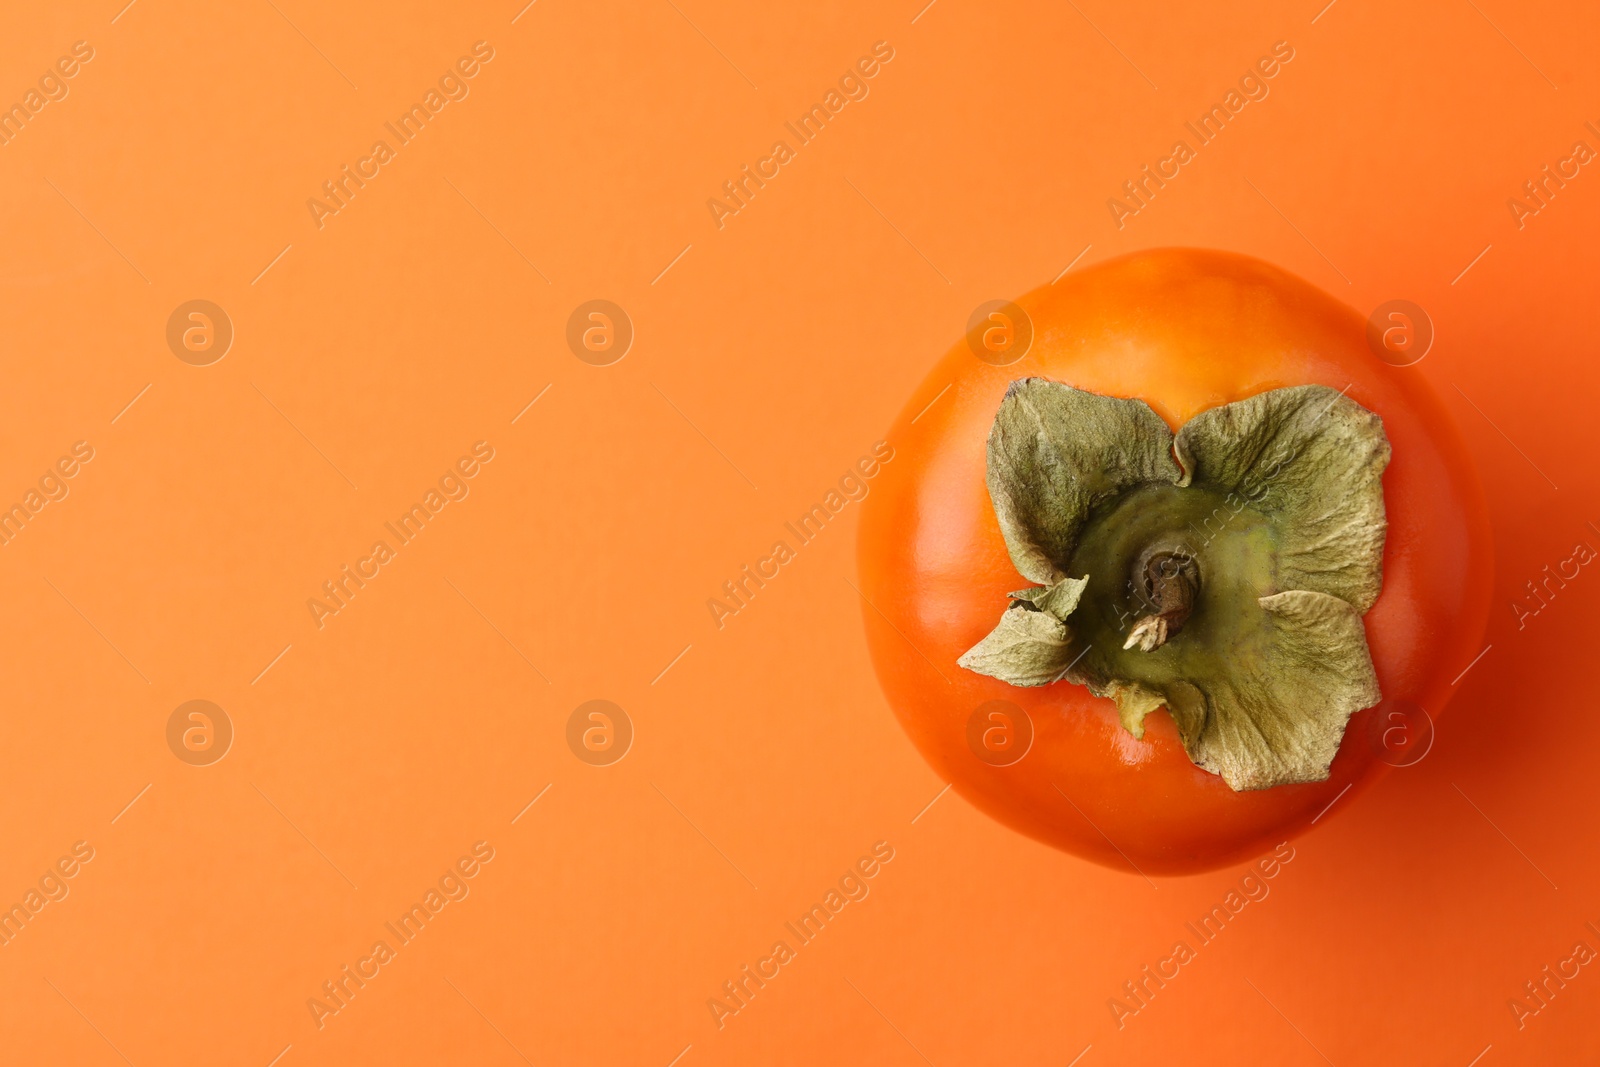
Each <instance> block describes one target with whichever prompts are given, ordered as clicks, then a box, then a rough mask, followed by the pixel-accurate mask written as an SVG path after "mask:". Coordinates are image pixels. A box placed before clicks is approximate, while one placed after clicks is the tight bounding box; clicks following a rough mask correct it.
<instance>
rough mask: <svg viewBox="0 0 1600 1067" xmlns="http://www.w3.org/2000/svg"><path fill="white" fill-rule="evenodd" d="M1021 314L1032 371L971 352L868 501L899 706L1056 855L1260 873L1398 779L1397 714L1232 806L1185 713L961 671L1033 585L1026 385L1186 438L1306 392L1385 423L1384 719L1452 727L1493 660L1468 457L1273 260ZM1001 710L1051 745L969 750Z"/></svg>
mask: <svg viewBox="0 0 1600 1067" xmlns="http://www.w3.org/2000/svg"><path fill="white" fill-rule="evenodd" d="M1016 303H1017V304H1018V306H1020V307H1021V308H1022V309H1023V310H1024V311H1026V312H1027V313H1028V316H1029V317H1030V318H1031V319H1032V322H1033V328H1034V338H1033V343H1032V346H1031V348H1030V349H1029V351H1028V353H1027V354H1026V355H1025V356H1024V357H1023V358H1022V359H1021V360H1020V361H1018V362H1016V363H1012V364H1010V365H1009V366H1004V367H995V366H991V365H989V364H987V363H985V362H983V361H981V360H979V359H977V358H976V357H975V356H974V354H973V352H972V350H971V349H970V348H969V347H968V346H967V343H966V340H965V338H963V339H962V340H961V341H960V342H958V343H957V344H956V345H955V346H954V347H953V348H952V349H951V350H950V352H949V353H948V354H947V355H946V356H945V357H944V358H943V359H942V360H941V361H940V362H939V364H938V365H937V366H936V367H935V368H934V369H933V371H932V372H931V373H930V374H929V375H928V377H927V378H926V379H925V380H924V382H923V384H922V386H921V387H919V388H918V390H917V392H916V393H915V394H914V395H913V397H912V399H911V402H910V403H909V404H907V406H906V408H905V410H904V411H903V412H902V413H901V415H900V417H899V419H898V420H897V421H896V422H895V424H894V427H893V429H892V430H891V431H890V433H889V437H888V439H889V441H890V442H891V443H892V444H893V445H894V447H895V449H896V457H895V461H894V462H893V463H891V464H888V465H886V466H885V467H884V468H883V472H882V474H881V475H880V476H879V477H878V478H877V479H876V481H875V483H874V485H873V491H872V495H871V496H870V497H868V498H867V499H866V500H865V501H864V502H863V514H862V517H861V529H860V540H859V544H858V556H859V564H860V572H861V590H862V592H863V593H864V594H865V596H866V599H867V600H868V601H869V603H868V604H866V605H863V610H862V614H863V617H864V619H865V624H866V631H867V639H868V645H869V647H870V649H871V653H872V658H873V661H874V663H875V665H876V667H877V672H878V677H879V679H880V681H881V683H882V685H883V688H884V691H885V693H886V694H887V696H888V699H889V703H890V705H891V706H892V707H893V708H894V711H895V714H896V715H897V716H898V717H899V720H900V723H901V725H902V726H903V727H904V729H905V731H906V733H907V734H908V735H909V736H910V737H911V740H912V741H913V742H914V743H915V744H916V746H917V748H918V749H919V750H921V752H922V754H923V756H924V757H925V758H926V759H927V760H928V762H929V763H930V764H931V765H932V766H933V769H934V771H935V773H937V774H938V775H940V776H941V777H942V778H943V779H945V780H946V781H950V782H953V783H954V785H955V788H956V790H957V791H959V792H960V793H961V795H962V796H964V797H966V798H967V799H968V800H969V801H971V802H972V803H974V804H976V805H977V806H978V807H979V808H981V809H982V810H984V811H985V812H987V813H988V814H989V815H991V816H993V817H994V818H996V819H998V820H999V821H1000V822H1002V823H1004V824H1006V825H1007V826H1010V827H1011V828H1013V829H1015V830H1018V831H1020V832H1022V833H1024V834H1027V835H1029V836H1030V837H1033V838H1035V839H1037V840H1039V841H1043V842H1045V843H1047V844H1050V845H1053V846H1055V847H1057V848H1060V849H1064V850H1066V851H1067V852H1071V853H1073V854H1075V855H1078V856H1082V857H1084V858H1086V859H1091V860H1094V861H1096V862H1099V863H1103V864H1106V865H1107V866H1112V867H1117V868H1120V869H1122V870H1129V869H1130V866H1137V867H1138V868H1139V869H1140V870H1142V871H1144V872H1146V873H1149V874H1156V873H1167V874H1181V873H1189V872H1194V871H1201V870H1207V869H1211V868H1215V867H1220V866H1224V865H1227V864H1230V863H1234V862H1238V861H1241V860H1245V859H1248V858H1250V857H1252V856H1255V855H1258V854H1260V853H1262V852H1264V851H1266V850H1267V849H1269V848H1271V847H1272V846H1273V845H1275V844H1277V843H1278V842H1280V841H1283V840H1285V839H1286V838H1289V837H1292V836H1294V835H1295V834H1297V833H1299V832H1301V831H1303V830H1304V829H1305V828H1306V827H1307V826H1308V825H1309V824H1310V822H1311V820H1312V819H1313V818H1314V817H1316V816H1317V815H1318V814H1319V812H1321V811H1322V810H1323V809H1324V808H1326V807H1327V806H1328V805H1329V804H1330V803H1331V802H1332V801H1333V800H1334V799H1335V798H1336V797H1338V796H1339V795H1340V793H1341V792H1342V791H1343V790H1344V789H1345V788H1346V787H1347V786H1350V785H1352V784H1355V785H1358V786H1359V785H1360V784H1361V783H1363V782H1365V781H1370V780H1371V779H1372V778H1373V777H1374V776H1375V772H1377V771H1378V770H1379V769H1381V768H1383V767H1384V766H1386V765H1385V764H1384V762H1383V761H1382V760H1381V759H1379V758H1378V752H1379V748H1378V746H1376V745H1374V744H1373V743H1372V741H1371V737H1372V736H1373V735H1374V733H1375V731H1373V730H1371V729H1369V728H1368V727H1369V726H1370V725H1371V723H1370V722H1369V719H1370V718H1371V717H1372V716H1374V715H1376V714H1378V713H1379V709H1372V710H1369V711H1365V712H1361V713H1358V714H1357V715H1356V716H1355V717H1354V718H1352V719H1351V720H1350V725H1349V727H1348V728H1347V729H1346V732H1345V738H1344V742H1343V744H1342V746H1341V747H1340V750H1339V754H1338V756H1337V757H1336V758H1335V760H1334V762H1333V766H1332V769H1331V773H1330V776H1329V778H1328V780H1327V781H1325V782H1317V783H1311V784H1304V785H1287V786H1278V787H1275V788H1272V789H1265V790H1257V791H1250V792H1239V793H1236V792H1234V791H1233V790H1231V789H1230V788H1228V786H1227V785H1226V784H1225V783H1224V782H1223V781H1222V779H1221V778H1219V777H1217V776H1216V775H1213V774H1209V773H1207V772H1206V771H1203V770H1201V769H1200V768H1198V767H1196V766H1195V765H1194V764H1193V763H1192V762H1190V760H1189V757H1188V755H1187V754H1186V753H1185V752H1184V750H1183V746H1182V744H1181V743H1180V742H1179V739H1178V734H1177V729H1176V727H1175V726H1174V725H1173V722H1172V720H1171V718H1170V717H1169V716H1168V714H1167V712H1166V710H1165V709H1162V710H1160V711H1158V712H1155V713H1153V714H1151V715H1150V716H1149V718H1148V719H1146V721H1145V735H1144V739H1143V740H1136V739H1135V738H1134V737H1133V736H1132V735H1131V734H1129V733H1128V732H1127V731H1126V730H1124V729H1123V728H1122V726H1121V725H1120V724H1119V722H1118V720H1117V713H1116V708H1115V706H1114V705H1113V704H1112V703H1111V701H1110V700H1107V699H1104V698H1101V697H1096V696H1093V695H1091V694H1090V693H1089V691H1088V690H1087V689H1085V688H1083V687H1082V686H1077V685H1073V684H1071V683H1069V682H1065V681H1062V682H1057V683H1055V684H1053V685H1048V686H1043V687H1038V688H1019V687H1015V686H1011V685H1008V684H1006V683H1005V682H1002V681H999V680H997V679H994V678H988V677H985V676H982V675H979V674H975V673H973V672H971V671H967V670H964V669H963V668H961V667H958V666H957V665H956V660H957V658H958V657H960V656H961V654H962V653H964V652H965V651H966V650H967V649H969V648H971V647H972V646H973V645H974V644H976V643H977V642H978V641H979V640H980V639H981V638H982V637H983V636H984V635H985V634H987V633H988V632H989V631H990V630H991V629H992V628H993V627H994V625H995V623H996V621H997V620H998V618H999V616H1000V613H1001V611H1002V610H1003V609H1004V608H1005V606H1006V604H1007V600H1006V594H1007V592H1009V591H1011V590H1015V589H1020V588H1023V587H1024V586H1026V585H1028V584H1029V583H1028V582H1027V581H1026V580H1024V579H1023V578H1022V577H1021V576H1020V575H1019V574H1018V573H1017V571H1016V568H1015V567H1014V566H1013V565H1012V563H1011V560H1010V557H1009V556H1008V555H1007V553H1006V546H1005V541H1004V539H1003V538H1002V537H1001V534H1000V527H999V524H998V522H997V520H996V519H995V514H994V508H993V506H992V504H991V503H990V500H989V494H988V490H987V488H986V485H985V481H984V474H985V441H986V439H987V436H988V433H989V429H990V426H991V424H992V423H993V420H994V416H995V411H996V410H997V409H998V407H999V405H1000V400H1001V398H1002V396H1004V394H1005V390H1006V386H1007V384H1008V383H1010V382H1011V381H1013V380H1015V379H1017V378H1024V377H1034V376H1037V377H1044V378H1049V379H1053V380H1055V381H1060V382H1066V383H1067V384H1069V385H1073V386H1075V387H1077V388H1079V389H1086V390H1089V391H1091V392H1095V393H1100V394H1103V395H1107V396H1119V397H1138V398H1139V399H1141V400H1144V401H1145V402H1146V403H1148V404H1149V405H1150V406H1151V407H1152V408H1153V409H1155V411H1156V412H1157V413H1158V414H1159V415H1161V417H1162V418H1163V419H1165V420H1166V422H1167V424H1168V425H1169V426H1170V427H1171V428H1172V429H1173V430H1174V431H1176V430H1177V429H1178V428H1179V427H1180V426H1182V425H1183V423H1184V422H1186V421H1187V420H1188V419H1190V418H1192V417H1193V416H1194V415H1196V414H1198V413H1199V412H1201V411H1204V410H1205V409H1207V408H1211V407H1215V406H1217V405H1219V404H1226V403H1230V402H1232V401H1235V400H1241V399H1243V398H1245V397H1248V396H1251V395H1254V394H1256V393H1259V392H1262V391H1264V390H1267V389H1275V388H1280V387H1284V386H1292V385H1302V384H1307V383H1319V384H1322V385H1327V386H1331V387H1332V388H1334V389H1339V390H1343V391H1344V392H1345V395H1347V396H1349V397H1350V398H1351V399H1352V400H1355V401H1356V402H1357V403H1359V404H1361V405H1362V406H1363V407H1366V408H1368V409H1369V410H1371V411H1374V412H1376V413H1377V414H1378V415H1379V416H1380V417H1382V419H1383V426H1384V430H1385V432H1386V433H1387V435H1388V438H1389V442H1390V445H1391V446H1392V448H1393V457H1392V459H1391V461H1390V463H1389V467H1388V469H1387V471H1386V472H1385V473H1384V476H1383V488H1384V503H1385V509H1386V512H1387V518H1388V524H1389V528H1388V535H1387V539H1386V542H1385V545H1384V554H1383V592H1382V595H1381V596H1380V597H1379V599H1378V601H1377V603H1376V604H1375V605H1374V606H1373V608H1372V610H1371V611H1369V612H1368V613H1367V614H1366V616H1365V617H1364V620H1363V621H1364V623H1365V626H1366V633H1367V644H1368V647H1369V649H1370V651H1371V654H1372V660H1373V664H1374V666H1375V667H1376V669H1377V675H1378V683H1379V686H1380V687H1381V689H1382V693H1383V696H1384V698H1385V701H1391V700H1394V699H1395V698H1401V699H1404V700H1409V701H1412V702H1414V703H1415V704H1417V705H1420V706H1421V707H1422V708H1424V709H1425V710H1426V711H1427V712H1428V713H1429V714H1430V715H1431V716H1432V717H1433V718H1434V719H1435V720H1437V718H1438V715H1439V712H1440V710H1441V709H1442V708H1443V705H1444V703H1445V701H1446V700H1447V699H1448V697H1449V694H1450V692H1451V680H1452V679H1453V678H1455V677H1456V676H1457V675H1458V674H1459V672H1460V671H1461V670H1462V669H1463V668H1464V667H1465V666H1466V665H1467V664H1468V663H1469V662H1470V661H1471V660H1472V659H1473V657H1474V656H1476V655H1477V654H1478V653H1479V651H1480V650H1481V649H1482V647H1483V639H1482V638H1483V632H1484V629H1485V626H1486V624H1487V620H1488V612H1489V595H1490V586H1491V578H1492V567H1493V561H1492V557H1491V549H1490V539H1489V526H1488V520H1487V516H1486V513H1485V509H1484V505H1483V498H1482V492H1481V489H1480V487H1479V485H1478V483H1477V480H1476V477H1475V475H1474V474H1473V472H1472V470H1471V468H1470V466H1469V464H1468V462H1467V458H1466V454H1465V450H1464V448H1463V446H1462V444H1461V441H1460V438H1459V437H1458V435H1457V432H1456V430H1455V428H1454V426H1453V425H1452V423H1451V421H1450V419H1449V416H1448V415H1447V414H1446V412H1445V411H1444V409H1443V407H1442V406H1441V404H1440V403H1439V401H1438V400H1437V399H1436V398H1435V397H1434V395H1433V394H1432V392H1431V390H1430V389H1429V388H1428V386H1427V385H1426V384H1425V383H1424V382H1423V380H1422V378H1421V377H1420V376H1419V374H1418V373H1417V371H1416V369H1415V368H1403V367H1394V366H1391V365H1389V364H1387V363H1385V362H1383V361H1382V360H1380V359H1378V358H1377V357H1376V356H1375V355H1374V354H1373V353H1372V352H1371V350H1369V348H1368V347H1367V341H1366V332H1365V331H1366V323H1365V320H1364V319H1363V318H1362V316H1361V315H1359V314H1358V313H1357V312H1355V311H1354V310H1352V309H1351V308H1349V307H1347V306H1345V305H1344V304H1341V303H1339V302H1338V301H1336V300H1334V299H1333V298H1332V297H1330V296H1328V295H1327V294H1326V293H1324V292H1322V291H1321V290H1319V289H1316V288H1314V287H1313V286H1311V285H1309V284H1308V283H1306V282H1304V281H1302V280H1301V279H1299V278H1296V277H1294V276H1293V275H1290V274H1288V273H1286V272H1284V271H1282V270H1280V269H1278V268H1276V267H1273V266H1271V265H1270V264H1267V263H1264V262H1261V261H1259V260H1255V259H1251V258H1248V257H1245V256H1240V255H1235V254H1231V253H1224V252H1216V251H1202V250H1193V249H1160V250H1154V251H1147V252H1138V253H1134V254H1132V255H1128V256H1124V257H1121V258H1119V259H1115V260H1111V261H1109V262H1106V263H1103V264H1099V265H1096V266H1094V267H1090V268H1085V269H1082V270H1079V271H1076V272H1074V273H1072V274H1069V275H1067V277H1066V278H1064V279H1062V280H1061V281H1060V282H1059V283H1057V284H1055V285H1053V286H1045V287H1043V288H1041V289H1037V290H1035V291H1034V292H1032V293H1029V294H1028V295H1027V296H1025V297H1022V298H1020V299H1019V300H1017V301H1016ZM946 386H950V387H951V388H950V389H949V391H948V392H947V393H945V394H944V395H943V396H942V397H940V398H939V399H938V401H937V402H936V403H933V405H932V406H931V407H928V408H927V410H926V411H923V409H924V407H925V406H927V405H928V404H929V401H931V400H933V398H934V397H935V396H936V395H937V394H938V393H939V392H940V390H942V389H944V388H945V387H946ZM919 412H921V414H920V416H919ZM913 418H915V419H916V421H915V422H914V423H913V421H912V420H913ZM997 699H998V700H1007V701H1010V702H1011V703H1012V704H1015V705H1017V706H1018V707H1021V708H1022V709H1024V710H1025V711H1026V712H1027V713H1028V717H1029V718H1030V719H1031V721H1032V725H1033V733H1034V737H1033V743H1032V747H1031V748H1030V749H1029V750H1028V752H1027V754H1026V755H1025V756H1024V757H1023V758H1022V759H1021V760H1020V761H1018V762H1016V763H1014V764H1012V765H1011V766H1006V767H996V766H991V765H990V764H988V763H986V762H984V761H982V760H980V759H978V758H977V757H976V756H975V755H974V753H973V752H972V751H971V750H970V749H969V748H968V743H967V723H968V719H969V718H970V717H971V716H972V714H973V712H974V710H975V709H977V708H978V707H979V706H980V705H982V704H984V703H986V702H988V701H991V700H997ZM1385 706H1388V705H1387V704H1386V705H1385ZM1354 792H1355V791H1352V793H1351V794H1350V795H1349V796H1345V797H1344V798H1343V800H1342V801H1341V804H1348V803H1349V801H1350V800H1351V798H1352V797H1353V796H1354Z"/></svg>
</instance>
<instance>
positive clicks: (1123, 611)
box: [959, 378, 1389, 790]
mask: <svg viewBox="0 0 1600 1067" xmlns="http://www.w3.org/2000/svg"><path fill="white" fill-rule="evenodd" d="M1388 460H1389V444H1388V441H1387V439H1386V438H1385V436H1384V433H1383V426H1382V422H1381V421H1380V420H1379V419H1378V417H1377V416H1376V415H1374V414H1372V413H1371V412H1370V411H1367V410H1366V409H1365V408H1362V407H1361V406H1360V405H1359V404H1357V403H1355V402H1354V401H1352V400H1350V399H1348V398H1347V397H1345V396H1344V395H1343V394H1341V393H1339V392H1337V391H1336V390H1333V389H1329V388H1326V387H1324V386H1315V385H1311V386H1298V387H1295V388H1290V389H1275V390H1271V391H1269V392H1265V393H1261V394H1258V395H1256V396H1253V397H1250V398H1248V399H1246V400H1242V401H1239V402H1237V403H1233V404H1227V405H1224V406H1222V407H1217V408H1213V409H1211V410H1209V411H1205V412H1202V413H1201V414H1199V415H1197V416H1195V417H1194V418H1193V419H1191V420H1190V421H1189V422H1188V423H1187V424H1185V425H1184V426H1183V427H1182V428H1181V429H1180V430H1179V432H1178V433H1177V435H1176V436H1175V437H1174V435H1173V434H1172V432H1171V431H1170V430H1169V429H1168V428H1167V426H1166V424H1165V423H1164V422H1162V421H1161V419H1160V418H1159V417H1158V416H1157V415H1156V414H1155V412H1154V411H1152V410H1151V409H1150V408H1149V406H1148V405H1146V404H1145V403H1143V402H1142V401H1139V400H1130V399H1122V398H1117V397H1104V396H1098V395H1096V394H1093V393H1087V392H1084V391H1082V390H1079V389H1074V388H1072V387H1071V386H1068V385H1063V384H1061V383H1058V382H1051V381H1047V380H1044V379H1039V378H1030V379H1023V380H1021V381H1017V382H1013V383H1012V385H1011V388H1010V389H1009V390H1008V391H1007V393H1006V397H1005V399H1004V400H1003V401H1002V402H1001V405H1000V410H999V412H998V413H997V414H996V416H995V422H994V426H993V429H992V430H991V431H990V435H989V449H988V477H987V481H988V486H989V494H990V498H991V499H992V500H993V502H994V507H995V514H996V516H997V518H998V519H999V522H1000V528H1001V532H1002V533H1003V534H1004V536H1005V540H1006V547H1007V549H1008V551H1009V553H1010V556H1011V559H1012V562H1013V563H1014V564H1015V565H1016V567H1017V569H1018V571H1019V572H1021V573H1022V574H1023V575H1024V576H1025V577H1027V578H1030V579H1032V580H1033V581H1035V582H1037V583H1039V585H1038V586H1037V587H1035V588H1030V589H1025V590H1022V591H1021V592H1017V593H1013V594H1011V598H1012V601H1013V603H1012V604H1011V606H1010V607H1008V608H1007V609H1006V610H1005V611H1004V612H1003V613H1002V614H1001V617H1000V622H999V625H998V626H996V628H995V629H994V631H993V632H992V633H990V634H989V636H987V637H985V638H984V639H983V640H982V641H980V642H979V643H978V644H977V645H976V646H974V647H973V648H972V649H971V650H969V651H968V652H967V653H966V654H965V655H963V656H962V657H961V659H960V660H959V663H960V665H961V666H963V667H965V668H967V669H969V670H973V671H976V672H978V673H980V674H986V675H989V676H991V677H995V678H999V679H1001V680H1003V681H1006V682H1009V683H1011V684H1012V685H1019V686H1021V685H1025V686H1038V685H1049V684H1051V683H1053V682H1057V681H1061V680H1066V681H1069V682H1072V683H1074V684H1079V685H1085V686H1087V687H1088V688H1089V689H1090V690H1091V691H1092V692H1094V693H1096V694H1097V695H1100V696H1106V697H1110V698H1111V699H1113V700H1114V701H1115V702H1116V704H1117V709H1118V714H1119V717H1120V719H1121V721H1122V724H1123V726H1124V727H1125V728H1126V729H1127V730H1128V731H1129V732H1130V733H1132V734H1133V735H1134V736H1135V737H1142V736H1143V733H1144V719H1145V716H1146V715H1148V714H1149V713H1150V712H1152V711H1155V710H1157V709H1158V708H1160V707H1163V706H1164V707H1166V708H1167V709H1168V711H1169V713H1170V714H1171V715H1172V718H1173V721H1174V722H1175V723H1176V724H1177V726H1178V732H1179V735H1180V737H1181V738H1182V740H1183V744H1184V748H1185V749H1186V751H1187V752H1188V754H1189V756H1190V758H1191V759H1192V760H1194V762H1195V764H1196V765H1198V766H1200V767H1203V768H1205V769H1206V770H1208V771H1211V772H1213V773H1216V774H1219V775H1221V776H1222V777H1223V779H1224V780H1225V781H1227V783H1228V784H1229V786H1231V787H1232V788H1234V789H1236V790H1242V789H1264V788H1268V787H1271V786H1274V785H1282V784H1285V783H1289V782H1308V781H1320V780H1322V779H1325V778H1326V777H1327V775H1328V767H1329V764H1330V763H1331V762H1332V759H1333V756H1334V754H1335V753H1336V752H1337V751H1338V748H1339V743H1340V741H1341V739H1342V738H1343V735H1344V729H1345V724H1346V723H1347V722H1348V720H1349V718H1350V716H1351V715H1352V714H1354V713H1355V712H1356V711H1359V710H1361V709H1362V708H1367V707H1371V706H1372V705H1373V704H1375V703H1377V701H1378V699H1379V694H1378V684H1377V677H1376V674H1375V672H1374V671H1373V668H1372V661H1371V657H1370V655H1369V654H1368V651H1367V644H1366V635H1365V632H1364V630H1363V628H1362V623H1361V616H1362V614H1364V613H1365V612H1366V611H1367V610H1368V609H1369V608H1370V607H1371V606H1372V604H1373V603H1374V602H1375V601H1376V600H1377V597H1378V593H1379V592H1380V590H1381V589H1382V585H1383V573H1382V556H1383V542H1384V533H1385V529H1386V524H1385V520H1384V507H1383V488H1382V474H1383V469H1384V467H1385V466H1386V465H1387V463H1388ZM1069 574H1081V575H1084V577H1082V578H1070V577H1068V575H1069Z"/></svg>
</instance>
